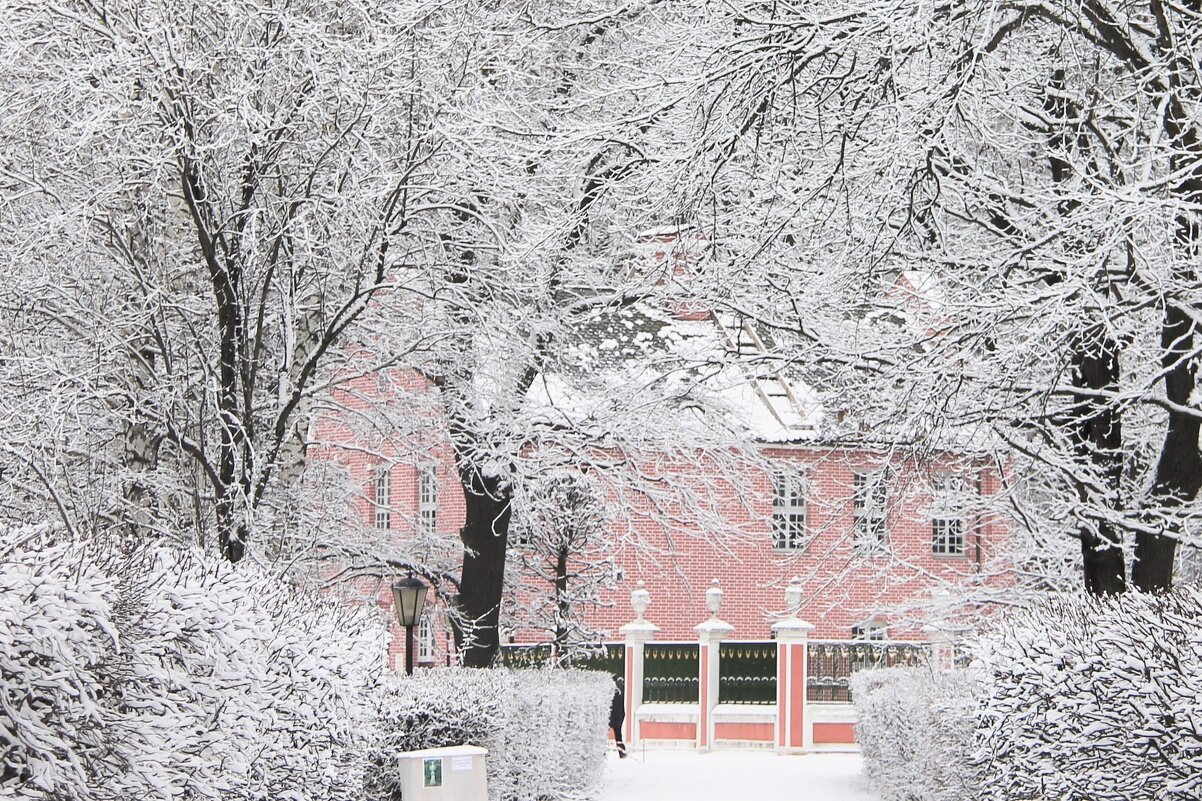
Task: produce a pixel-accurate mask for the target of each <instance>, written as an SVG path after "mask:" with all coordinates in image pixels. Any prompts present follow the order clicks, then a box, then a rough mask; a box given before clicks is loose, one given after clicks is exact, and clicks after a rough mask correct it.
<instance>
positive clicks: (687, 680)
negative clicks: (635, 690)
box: [643, 642, 701, 704]
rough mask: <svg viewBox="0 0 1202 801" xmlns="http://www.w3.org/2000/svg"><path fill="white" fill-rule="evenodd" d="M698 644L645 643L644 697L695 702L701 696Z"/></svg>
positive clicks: (662, 701) (649, 700)
mask: <svg viewBox="0 0 1202 801" xmlns="http://www.w3.org/2000/svg"><path fill="white" fill-rule="evenodd" d="M698 659H699V649H698V646H697V643H695V642H694V643H687V642H686V643H647V645H646V646H645V648H644V649H643V700H644V701H645V702H647V703H654V704H695V703H697V702H698V699H699V698H700V697H701V693H700V688H699V686H698V684H699V675H698V674H699V668H700V663H699V662H698Z"/></svg>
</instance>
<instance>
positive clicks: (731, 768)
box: [600, 750, 877, 801]
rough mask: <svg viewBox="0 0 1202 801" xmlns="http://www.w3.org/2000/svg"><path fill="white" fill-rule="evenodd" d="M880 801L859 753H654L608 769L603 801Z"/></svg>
mask: <svg viewBox="0 0 1202 801" xmlns="http://www.w3.org/2000/svg"><path fill="white" fill-rule="evenodd" d="M786 799H787V801H877V798H876V796H874V795H873V794H872V793H870V792H869V791H868V787H867V785H866V784H865V782H864V777H863V776H862V775H861V774H860V755H859V754H806V755H804V756H776V755H775V754H772V753H770V752H764V751H718V752H714V753H710V754H697V753H694V752H692V751H661V750H653V751H646V752H640V753H635V754H632V755H631V758H630V759H624V760H619V759H618V758H617V755H615V754H613V753H612V752H611V753H610V755H609V760H608V762H607V763H606V765H605V787H604V788H603V789H602V791H601V799H600V801H786Z"/></svg>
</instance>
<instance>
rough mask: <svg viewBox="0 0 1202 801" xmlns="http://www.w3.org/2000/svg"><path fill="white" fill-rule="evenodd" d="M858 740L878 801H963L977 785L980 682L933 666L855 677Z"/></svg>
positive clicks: (868, 672)
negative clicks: (975, 749) (974, 757)
mask: <svg viewBox="0 0 1202 801" xmlns="http://www.w3.org/2000/svg"><path fill="white" fill-rule="evenodd" d="M851 689H852V698H853V700H854V703H855V707H856V716H857V722H856V741H857V742H858V743H859V744H860V751H861V753H862V755H863V758H864V773H865V774H866V775H867V777H868V780H869V782H870V783H871V784H872V788H873V790H875V791H876V792H877V794H878V795H880V796H881V798H882V799H883V801H966V799H969V798H971V797H972V793H971V788H973V787H974V786H975V781H974V776H973V774H974V771H973V768H972V767H971V766H970V764H969V759H970V757H971V755H972V750H973V732H974V729H975V725H976V719H977V709H978V703H979V700H978V696H979V692H980V685H979V682H978V681H977V680H976V679H975V678H974V677H973V675H972V673H970V672H969V671H967V670H950V671H945V670H935V669H933V668H930V667H913V668H903V667H898V668H888V669H885V670H865V671H860V672H857V673H855V674H853V675H852V678H851Z"/></svg>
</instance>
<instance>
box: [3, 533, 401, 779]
mask: <svg viewBox="0 0 1202 801" xmlns="http://www.w3.org/2000/svg"><path fill="white" fill-rule="evenodd" d="M382 655H383V647H382V642H381V631H380V630H379V629H378V628H377V627H376V625H375V624H374V623H373V622H372V620H371V619H370V618H369V617H368V616H367V615H366V614H364V613H361V612H356V611H353V610H350V609H348V608H346V607H345V606H340V605H339V604H337V603H336V602H334V601H332V600H325V599H321V598H316V597H313V596H311V595H307V594H304V593H300V592H297V591H295V590H293V589H291V588H289V587H287V586H286V585H284V584H282V583H281V582H279V581H278V580H276V579H274V578H273V577H271V576H269V575H266V574H264V573H262V572H260V571H258V570H256V569H255V568H254V567H253V565H249V564H243V565H239V566H238V567H237V568H236V569H235V568H234V567H232V566H230V565H228V564H226V563H225V562H223V561H221V560H220V559H218V558H215V557H209V556H205V555H203V554H199V553H188V552H179V551H175V550H171V549H166V548H162V549H159V548H153V549H149V550H147V551H144V552H142V553H140V554H138V555H136V556H130V555H126V554H122V553H119V552H116V551H113V550H109V549H105V548H102V547H98V546H95V545H93V546H82V545H78V544H71V543H53V542H48V541H47V539H46V537H42V536H32V537H31V536H29V535H28V532H26V533H24V534H17V533H13V532H0V748H3V752H2V754H0V795H3V796H9V795H12V796H14V797H16V798H23V799H24V798H29V799H34V798H37V799H43V798H46V799H54V798H69V799H72V800H73V801H93V800H95V801H106V800H107V799H126V798H139V799H142V798H145V799H153V798H164V799H166V798H180V797H187V798H194V799H268V798H270V799H289V800H292V799H295V800H296V801H300V800H301V799H315V800H316V799H344V798H345V799H352V798H358V797H359V796H360V791H361V786H362V777H363V769H362V768H363V762H364V760H363V756H362V754H363V750H364V742H363V740H362V732H363V731H364V729H365V728H366V727H367V725H368V723H369V721H368V720H367V719H366V718H365V712H367V711H369V710H370V709H371V704H370V703H369V698H370V696H369V692H370V691H371V687H372V685H373V684H374V681H375V676H374V672H375V670H376V669H377V668H378V667H379V666H380V665H381V663H382Z"/></svg>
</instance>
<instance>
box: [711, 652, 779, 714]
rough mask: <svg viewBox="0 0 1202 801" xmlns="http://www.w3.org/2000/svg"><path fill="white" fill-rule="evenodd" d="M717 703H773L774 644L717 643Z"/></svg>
mask: <svg viewBox="0 0 1202 801" xmlns="http://www.w3.org/2000/svg"><path fill="white" fill-rule="evenodd" d="M718 703H720V704H775V703H776V643H775V642H772V641H770V640H767V641H763V642H723V643H720V644H719V646H718Z"/></svg>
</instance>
